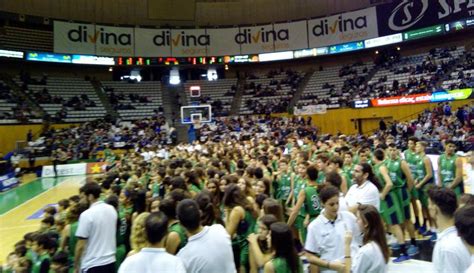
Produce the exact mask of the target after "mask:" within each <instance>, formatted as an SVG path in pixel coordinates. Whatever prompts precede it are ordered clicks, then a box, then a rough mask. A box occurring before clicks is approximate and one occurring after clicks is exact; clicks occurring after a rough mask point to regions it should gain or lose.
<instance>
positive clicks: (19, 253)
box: [15, 244, 28, 257]
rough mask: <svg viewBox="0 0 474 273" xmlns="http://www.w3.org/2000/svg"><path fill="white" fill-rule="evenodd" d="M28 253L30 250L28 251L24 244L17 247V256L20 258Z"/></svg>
mask: <svg viewBox="0 0 474 273" xmlns="http://www.w3.org/2000/svg"><path fill="white" fill-rule="evenodd" d="M27 251H28V249H26V246H25V245H24V244H22V245H16V246H15V254H16V255H17V256H18V257H24V256H25V255H26V252H27Z"/></svg>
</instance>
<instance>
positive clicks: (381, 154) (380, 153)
mask: <svg viewBox="0 0 474 273" xmlns="http://www.w3.org/2000/svg"><path fill="white" fill-rule="evenodd" d="M374 157H375V158H376V159H377V160H378V161H383V160H384V159H385V152H384V151H383V150H382V149H377V150H375V151H374Z"/></svg>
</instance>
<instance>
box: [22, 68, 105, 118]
mask: <svg viewBox="0 0 474 273" xmlns="http://www.w3.org/2000/svg"><path fill="white" fill-rule="evenodd" d="M43 77H44V76H43ZM32 79H33V80H34V82H33V83H32V82H30V83H27V84H26V86H25V85H24V83H23V81H22V80H21V79H20V77H16V78H15V79H14V80H15V81H16V82H17V83H18V84H19V85H20V86H24V87H27V90H25V91H26V92H27V93H28V94H29V96H30V97H31V98H32V99H33V100H35V98H36V96H37V95H38V94H42V93H46V92H47V93H48V94H49V96H45V97H49V98H51V99H50V100H40V101H37V102H38V104H39V105H40V106H41V107H42V108H43V109H44V110H45V111H46V113H47V114H48V115H49V116H51V117H54V118H56V120H59V119H60V120H61V121H64V122H85V121H91V120H94V119H97V118H103V117H104V116H105V114H106V111H105V109H104V106H103V105H102V102H101V101H100V99H99V97H98V96H97V94H96V92H95V90H94V87H93V86H92V84H91V83H90V82H89V81H86V80H84V79H81V78H67V77H47V80H46V82H41V81H42V77H32ZM44 83H46V84H44ZM45 89H46V92H45ZM55 98H56V99H57V100H55ZM86 98H87V99H86ZM74 105H75V106H74ZM60 112H63V115H62V116H61V115H60V114H58V113H60Z"/></svg>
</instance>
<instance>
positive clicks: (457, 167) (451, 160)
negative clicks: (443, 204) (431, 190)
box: [438, 141, 464, 198]
mask: <svg viewBox="0 0 474 273" xmlns="http://www.w3.org/2000/svg"><path fill="white" fill-rule="evenodd" d="M438 181H439V182H440V184H441V186H442V187H444V188H450V189H452V190H453V191H454V192H455V193H456V196H457V197H458V198H460V197H461V195H462V194H463V193H464V184H463V181H462V162H461V158H459V157H458V156H457V155H456V143H454V142H453V141H446V143H445V153H444V154H442V155H441V156H440V157H439V159H438Z"/></svg>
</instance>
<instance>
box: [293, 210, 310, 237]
mask: <svg viewBox="0 0 474 273" xmlns="http://www.w3.org/2000/svg"><path fill="white" fill-rule="evenodd" d="M294 226H295V228H296V230H298V233H299V235H300V238H299V239H300V240H301V243H303V244H304V242H305V241H306V234H307V231H306V228H305V227H304V216H303V215H298V216H296V219H295V223H294Z"/></svg>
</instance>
